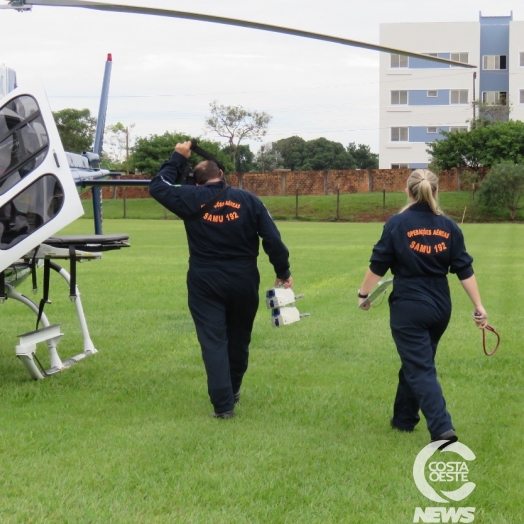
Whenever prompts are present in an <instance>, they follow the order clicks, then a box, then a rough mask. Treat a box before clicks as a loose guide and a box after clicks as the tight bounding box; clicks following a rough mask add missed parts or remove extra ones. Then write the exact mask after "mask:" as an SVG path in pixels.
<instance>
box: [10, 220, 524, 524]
mask: <svg viewBox="0 0 524 524" xmlns="http://www.w3.org/2000/svg"><path fill="white" fill-rule="evenodd" d="M106 216H107V215H106ZM278 225H279V228H280V230H281V232H282V236H283V238H284V241H285V242H286V244H287V245H288V247H289V249H290V252H291V265H292V271H293V276H294V280H295V290H296V292H297V293H304V294H305V298H304V299H302V300H300V301H298V302H297V306H298V307H299V309H300V311H301V312H310V313H311V316H310V317H308V318H305V319H304V320H302V321H301V322H299V323H297V324H293V325H291V326H287V327H284V328H279V329H275V328H272V327H271V324H270V315H269V312H268V311H267V310H266V309H265V307H264V306H261V308H260V310H259V313H258V316H257V319H256V322H255V327H254V332H253V341H252V345H251V361H250V369H249V370H248V372H247V374H246V377H245V382H244V386H243V392H242V400H241V404H240V406H239V408H238V410H237V412H238V416H237V418H235V419H233V420H227V421H223V420H216V419H212V418H210V417H209V413H210V412H211V411H212V406H211V404H209V401H208V397H207V392H206V386H205V373H204V367H203V364H202V361H201V356H200V350H199V346H198V343H197V340H196V336H195V333H194V328H193V324H192V321H191V318H190V315H189V312H188V310H187V306H186V300H187V297H186V289H185V273H186V268H187V245H186V240H185V234H184V230H183V224H182V223H181V222H180V221H162V220H106V221H105V223H104V232H105V233H119V232H126V233H129V234H130V237H131V244H132V247H131V248H129V249H124V250H122V251H119V252H109V253H106V254H104V256H103V258H102V260H99V261H93V262H89V263H84V264H81V265H80V267H79V268H78V285H79V288H80V291H81V292H82V300H83V304H84V309H85V312H86V316H87V320H88V324H89V328H90V331H91V336H92V339H93V341H94V342H95V345H96V347H97V348H98V350H99V353H98V354H96V355H94V356H92V357H89V358H88V359H86V360H84V361H82V362H80V363H78V364H77V365H75V366H73V367H72V368H71V369H69V370H68V371H66V372H64V373H61V374H59V375H55V376H53V377H51V378H49V379H46V380H44V381H39V382H33V381H31V380H30V379H29V376H28V374H27V372H26V370H25V368H24V367H23V366H22V364H21V363H20V362H18V360H17V359H16V357H15V355H14V347H15V345H16V344H17V338H16V336H17V335H18V334H20V333H24V332H26V331H30V330H32V329H34V316H33V315H32V314H31V313H29V311H28V310H26V308H24V307H23V306H21V305H20V304H18V303H16V302H14V301H12V300H8V301H7V302H6V303H5V304H3V305H0V309H1V313H2V323H1V327H0V334H1V351H0V370H1V371H0V372H1V376H2V381H1V383H0V402H1V405H2V423H1V425H0V467H1V472H2V487H1V489H0V522H1V523H2V524H4V523H9V524H11V523H20V524H28V523H42V524H44V523H45V524H50V523H53V524H54V523H60V524H62V523H71V524H79V523H81V524H84V523H93V524H95V523H96V524H100V523H115V524H135V523H136V524H138V523H140V524H142V523H184V524H185V523H188V524H189V523H191V524H192V523H199V524H200V523H202V524H208V523H209V524H218V523H220V524H222V523H223V524H230V523H235V524H240V523H242V524H243V523H245V524H256V523H269V524H280V523H282V524H284V523H285V524H295V523H296V524H302V523H322V524H327V523H362V524H379V523H385V524H386V523H387V524H401V523H410V522H413V516H414V511H415V508H416V507H422V508H425V507H429V506H442V505H441V504H437V503H435V502H431V501H429V500H428V499H426V498H425V497H424V496H423V495H422V494H421V493H420V492H419V491H418V489H417V488H416V486H415V484H414V481H413V477H412V468H413V462H414V460H415V457H416V455H417V454H418V453H419V451H420V450H421V449H422V448H423V447H424V446H425V445H426V444H427V443H428V441H429V434H428V432H427V430H426V428H425V424H424V421H422V422H421V424H420V425H419V427H418V428H417V430H416V431H415V432H414V433H412V434H403V433H399V432H395V431H393V430H392V429H391V428H390V427H389V418H390V416H391V411H392V400H393V395H394V392H395V388H396V374H397V372H398V367H399V359H398V356H397V354H396V351H395V348H394V345H393V342H392V339H391V336H390V331H389V327H388V309H387V306H386V304H383V305H382V306H380V307H377V308H373V309H372V310H371V311H369V312H363V311H360V310H358V309H357V307H356V302H357V299H356V291H357V288H358V286H359V285H360V283H361V280H362V277H363V274H364V271H365V268H366V267H367V262H368V260H369V256H370V253H371V249H372V246H373V244H374V243H375V242H376V240H377V239H378V237H379V235H380V232H381V229H382V223H379V222H376V223H370V224H361V223H328V222H325V223H309V222H279V224H278ZM92 228H93V225H92V221H91V220H79V221H77V222H76V223H75V224H74V225H72V226H71V227H69V228H68V229H67V231H66V232H67V233H90V232H92ZM463 231H464V233H465V237H466V244H467V248H468V250H469V251H470V253H471V254H472V255H473V256H474V258H475V263H474V267H475V270H476V273H477V278H478V281H479V285H480V289H481V293H482V295H483V302H484V305H485V307H486V309H487V310H488V313H490V323H492V324H493V325H494V326H495V327H496V328H497V330H498V331H499V332H500V334H501V336H502V344H501V347H500V349H499V351H498V352H497V353H496V354H495V355H494V356H493V357H490V358H487V357H485V356H484V354H483V352H482V336H481V332H480V331H479V330H477V329H476V328H475V327H474V323H473V321H472V319H471V311H472V306H471V304H470V303H469V300H468V298H467V296H466V294H465V293H464V292H463V291H462V289H461V287H460V284H459V283H458V281H457V280H456V278H455V277H454V276H452V277H450V284H451V288H452V297H453V306H454V312H453V316H452V321H451V324H450V326H449V328H448V330H447V332H446V334H445V336H444V338H443V339H442V342H441V345H440V347H439V353H438V355H437V362H438V370H439V377H440V381H441V384H442V386H443V389H444V394H445V396H446V400H447V403H448V407H449V410H450V412H451V414H452V416H453V420H454V423H455V425H456V428H457V433H458V434H459V437H460V439H461V442H463V443H464V444H466V445H467V446H469V447H470V448H471V450H472V451H473V452H474V453H475V455H476V460H475V461H473V462H471V463H470V475H469V480H470V481H472V482H474V483H475V484H476V485H477V487H476V489H475V490H474V491H473V493H472V494H471V495H470V496H469V497H468V498H467V499H465V501H463V503H455V504H452V506H470V507H475V508H476V512H475V521H474V522H475V523H492V524H506V523H520V522H522V518H523V517H522V515H523V514H524V501H523V497H522V492H523V486H524V470H523V468H522V464H523V463H524V446H523V445H522V442H523V434H524V422H523V419H522V399H523V398H524V378H523V377H524V369H523V361H524V356H523V349H524V342H523V340H524V329H523V325H522V312H521V310H520V308H521V307H522V303H523V299H524V285H523V284H524V282H523V275H524V244H523V242H522V238H523V235H524V226H523V225H521V224H464V225H463ZM259 260H260V262H259V266H260V271H261V277H262V284H261V295H262V294H263V293H264V292H265V290H266V289H268V288H270V287H271V286H272V283H273V281H274V275H273V274H272V270H271V267H270V265H269V262H268V261H267V258H266V257H265V255H263V254H262V255H261V257H260V259H259ZM40 278H41V277H40ZM51 284H52V285H51V299H52V300H53V303H52V304H49V305H48V306H46V313H47V315H48V317H49V320H50V321H51V322H52V323H53V322H54V323H62V325H63V331H64V333H65V336H64V338H63V340H62V341H61V343H60V345H59V352H60V355H61V356H62V358H63V359H66V358H69V357H70V356H73V355H75V354H77V353H79V352H80V351H82V345H81V340H80V332H79V327H78V325H77V321H76V317H75V315H74V308H73V306H72V304H71V303H70V302H69V300H68V289H67V286H66V285H65V283H64V282H63V281H61V279H59V277H57V276H55V275H53V277H52V283H51ZM22 291H23V292H24V293H25V294H28V295H30V293H31V291H30V283H29V282H27V283H25V284H24V285H23V288H22ZM40 292H41V290H40ZM37 298H38V297H37ZM38 354H39V356H41V357H42V360H44V361H45V356H46V349H45V347H40V348H39V351H38ZM451 455H454V454H451ZM445 487H446V486H443V487H442V489H444V488H445Z"/></svg>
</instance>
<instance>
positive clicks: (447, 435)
mask: <svg viewBox="0 0 524 524" xmlns="http://www.w3.org/2000/svg"><path fill="white" fill-rule="evenodd" d="M437 440H446V441H447V442H444V444H442V446H439V448H438V449H444V448H445V447H447V446H449V445H450V444H453V442H457V440H458V437H457V434H456V433H455V430H453V429H448V431H445V432H444V433H442V435H439V436H438V437H437V438H432V439H431V442H436V441H437Z"/></svg>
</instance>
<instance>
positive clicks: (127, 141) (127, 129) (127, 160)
mask: <svg viewBox="0 0 524 524" xmlns="http://www.w3.org/2000/svg"><path fill="white" fill-rule="evenodd" d="M126 175H129V127H128V126H126Z"/></svg>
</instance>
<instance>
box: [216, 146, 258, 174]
mask: <svg viewBox="0 0 524 524" xmlns="http://www.w3.org/2000/svg"><path fill="white" fill-rule="evenodd" d="M221 151H222V152H223V153H225V154H226V155H227V156H228V157H229V158H231V146H230V145H229V144H228V145H227V146H225V147H223V148H222V149H221ZM254 159H255V155H254V153H253V151H251V148H250V147H249V145H247V144H244V145H239V146H238V147H237V151H236V155H235V162H236V164H235V169H234V171H235V172H237V173H248V172H249V171H252V170H253V166H254V164H253V162H254Z"/></svg>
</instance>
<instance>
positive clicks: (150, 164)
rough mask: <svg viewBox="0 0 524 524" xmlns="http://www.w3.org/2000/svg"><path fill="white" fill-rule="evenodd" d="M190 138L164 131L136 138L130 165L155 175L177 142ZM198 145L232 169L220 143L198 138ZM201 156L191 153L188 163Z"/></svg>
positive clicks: (196, 160)
mask: <svg viewBox="0 0 524 524" xmlns="http://www.w3.org/2000/svg"><path fill="white" fill-rule="evenodd" d="M186 140H191V137H190V136H189V135H185V134H183V133H170V132H168V131H166V132H165V133H164V134H163V135H149V136H148V137H139V138H137V139H136V142H135V145H134V147H133V153H132V154H131V157H130V165H131V168H132V169H133V170H134V171H138V172H139V173H145V174H147V175H149V176H155V175H156V174H157V172H158V170H159V169H160V166H161V165H162V162H164V160H168V159H169V158H170V157H171V155H172V154H173V151H174V149H175V145H176V144H177V143H178V142H185V141H186ZM198 145H199V146H200V147H201V148H202V149H205V150H206V151H208V152H209V153H211V154H212V155H213V156H214V157H215V158H216V159H217V160H220V161H221V162H222V163H223V164H224V166H225V168H226V171H227V172H231V171H234V169H233V165H232V164H231V162H230V160H229V158H228V156H227V155H226V154H225V153H224V152H223V151H221V144H220V143H219V142H213V141H211V140H200V139H199V140H198ZM201 160H202V158H200V157H199V156H197V155H195V154H192V155H191V156H190V158H189V163H190V164H191V165H192V166H195V165H196V164H198V162H200V161H201Z"/></svg>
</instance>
